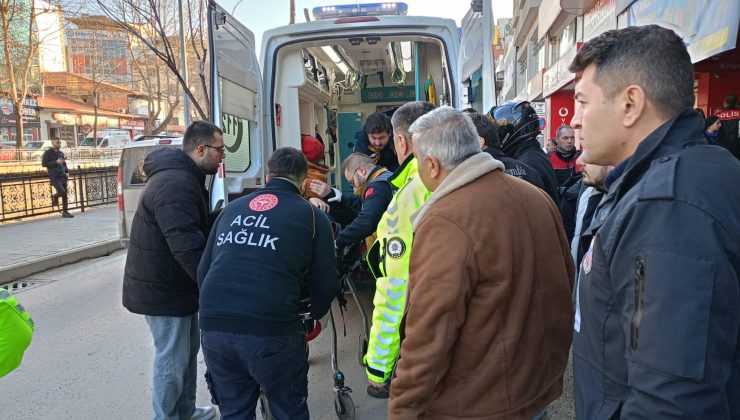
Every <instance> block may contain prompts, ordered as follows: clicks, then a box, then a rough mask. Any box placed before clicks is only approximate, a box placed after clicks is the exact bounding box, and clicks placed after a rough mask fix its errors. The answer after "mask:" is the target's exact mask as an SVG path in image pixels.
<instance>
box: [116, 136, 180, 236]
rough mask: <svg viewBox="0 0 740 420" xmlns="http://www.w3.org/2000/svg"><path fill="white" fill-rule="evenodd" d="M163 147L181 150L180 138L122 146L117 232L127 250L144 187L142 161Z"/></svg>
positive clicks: (119, 169)
mask: <svg viewBox="0 0 740 420" xmlns="http://www.w3.org/2000/svg"><path fill="white" fill-rule="evenodd" d="M163 147H177V148H182V137H177V138H158V139H152V140H141V141H136V142H131V143H128V144H126V145H124V146H123V150H122V151H121V160H120V163H119V164H118V210H119V218H118V222H119V223H118V232H119V235H120V239H121V244H122V245H123V246H124V247H125V248H128V244H129V232H130V231H131V222H133V220H134V213H136V208H137V207H138V206H139V198H140V196H141V193H142V191H144V187H145V186H146V181H147V176H146V173H144V159H146V157H147V156H148V155H149V153H151V152H153V151H154V150H157V149H161V148H163Z"/></svg>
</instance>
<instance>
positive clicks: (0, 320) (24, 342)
mask: <svg viewBox="0 0 740 420" xmlns="http://www.w3.org/2000/svg"><path fill="white" fill-rule="evenodd" d="M34 329H35V325H34V323H33V320H32V319H31V316H30V315H29V314H28V312H26V310H25V308H23V305H21V304H20V302H18V299H16V298H15V296H13V295H12V294H10V292H8V291H7V290H5V289H2V288H0V378H2V377H3V376H5V375H7V374H8V373H10V372H12V371H13V370H14V369H15V368H17V367H18V366H20V364H21V360H22V359H23V353H24V352H25V351H26V349H27V348H28V346H29V345H30V344H31V336H32V335H33V330H34Z"/></svg>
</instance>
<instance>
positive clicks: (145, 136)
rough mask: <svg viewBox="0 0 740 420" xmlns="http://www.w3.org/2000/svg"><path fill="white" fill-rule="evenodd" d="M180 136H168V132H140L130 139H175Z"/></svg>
mask: <svg viewBox="0 0 740 420" xmlns="http://www.w3.org/2000/svg"><path fill="white" fill-rule="evenodd" d="M178 137H180V136H170V135H168V134H140V135H138V136H136V137H134V139H133V140H131V141H142V140H157V139H176V138H178Z"/></svg>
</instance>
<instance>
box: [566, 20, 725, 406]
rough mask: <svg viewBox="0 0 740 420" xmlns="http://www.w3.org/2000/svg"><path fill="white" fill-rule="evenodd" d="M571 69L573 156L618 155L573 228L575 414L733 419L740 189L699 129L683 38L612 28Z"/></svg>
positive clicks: (606, 160)
mask: <svg viewBox="0 0 740 420" xmlns="http://www.w3.org/2000/svg"><path fill="white" fill-rule="evenodd" d="M656 51H660V54H656ZM656 69H661V71H656ZM570 71H572V72H574V73H582V77H581V79H580V81H579V82H578V83H577V84H576V90H575V100H576V102H577V106H576V113H575V115H574V117H573V120H572V124H573V126H574V127H575V128H576V129H579V135H580V136H581V138H582V141H583V144H584V151H583V155H582V159H583V161H584V162H585V163H592V164H596V165H601V166H607V165H615V168H614V169H613V170H612V171H611V172H610V173H609V176H608V177H607V180H606V186H607V188H608V193H607V195H606V196H605V197H604V198H603V200H602V201H601V203H600V204H599V206H598V208H597V209H596V213H595V214H594V217H593V221H592V222H591V226H590V227H589V229H588V230H587V231H586V232H584V234H583V235H581V238H582V239H585V240H586V241H587V242H588V243H590V245H589V247H588V250H587V252H586V254H585V256H584V257H583V262H582V263H581V271H580V274H579V282H578V288H577V296H576V322H575V326H574V329H575V334H574V338H573V371H574V383H575V398H576V416H577V418H579V419H609V418H624V419H633V418H691V419H729V418H733V419H734V418H740V287H739V284H738V278H740V248H739V247H738V238H740V212H738V211H737V209H738V208H740V189H738V188H727V186H726V185H725V184H721V183H718V182H717V180H728V179H740V163H738V162H737V160H736V159H734V158H733V157H732V155H731V154H730V153H728V152H727V151H726V150H723V149H722V148H719V147H714V146H710V145H708V144H707V142H706V140H705V139H704V136H703V128H704V121H703V120H702V118H701V116H700V115H699V114H698V113H696V111H694V110H693V109H692V106H693V104H694V74H693V67H692V64H691V58H690V57H689V54H688V51H687V50H686V46H685V44H684V43H683V41H682V39H681V37H679V36H678V35H676V34H675V33H674V32H673V31H671V30H669V29H665V28H661V27H659V26H656V25H648V26H635V27H629V28H625V29H620V30H611V31H607V32H605V33H603V34H601V35H600V36H598V37H596V38H594V39H592V40H590V41H589V42H587V43H586V44H584V45H583V47H582V48H581V49H580V50H579V51H578V54H577V55H576V58H575V59H574V60H573V63H572V64H571V66H570ZM584 236H587V237H584Z"/></svg>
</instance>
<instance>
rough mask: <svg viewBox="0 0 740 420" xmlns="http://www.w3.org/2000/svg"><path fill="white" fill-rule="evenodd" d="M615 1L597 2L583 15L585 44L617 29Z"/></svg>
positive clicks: (598, 0)
mask: <svg viewBox="0 0 740 420" xmlns="http://www.w3.org/2000/svg"><path fill="white" fill-rule="evenodd" d="M614 1H615V0H597V1H596V3H594V5H593V6H592V7H591V9H589V10H588V11H587V12H586V14H585V15H583V42H586V41H588V40H589V39H592V38H595V37H597V36H598V35H600V34H602V33H604V32H606V31H608V30H610V29H617V14H616V13H615V4H614Z"/></svg>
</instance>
